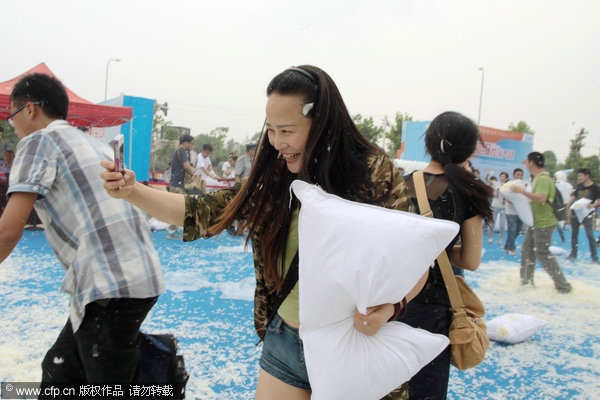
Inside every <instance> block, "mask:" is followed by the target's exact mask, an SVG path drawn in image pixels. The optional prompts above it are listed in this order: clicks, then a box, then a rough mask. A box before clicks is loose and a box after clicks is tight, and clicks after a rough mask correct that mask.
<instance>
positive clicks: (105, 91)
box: [104, 58, 121, 101]
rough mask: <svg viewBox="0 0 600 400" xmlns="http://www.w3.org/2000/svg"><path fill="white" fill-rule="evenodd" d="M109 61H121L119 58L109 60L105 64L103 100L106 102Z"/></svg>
mask: <svg viewBox="0 0 600 400" xmlns="http://www.w3.org/2000/svg"><path fill="white" fill-rule="evenodd" d="M111 61H117V62H119V61H121V59H120V58H111V59H110V60H108V62H107V63H106V80H105V81H104V100H105V101H106V94H107V92H108V66H109V64H110V62H111Z"/></svg>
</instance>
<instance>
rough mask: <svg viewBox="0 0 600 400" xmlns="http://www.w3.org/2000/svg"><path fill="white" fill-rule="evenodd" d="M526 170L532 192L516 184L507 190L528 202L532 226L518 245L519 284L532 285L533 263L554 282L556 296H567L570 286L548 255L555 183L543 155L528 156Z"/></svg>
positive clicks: (549, 254) (530, 154) (535, 153)
mask: <svg viewBox="0 0 600 400" xmlns="http://www.w3.org/2000/svg"><path fill="white" fill-rule="evenodd" d="M526 165H527V169H528V170H529V173H530V174H531V177H532V178H533V181H532V182H531V192H529V191H527V190H525V188H523V187H521V186H519V185H512V186H511V187H510V190H512V191H513V192H516V193H521V194H523V195H525V196H526V197H528V198H529V199H530V200H531V211H532V212H533V226H529V227H527V231H526V232H525V237H524V238H523V243H522V244H521V271H520V275H521V285H522V286H525V285H528V284H531V285H533V284H534V283H533V276H534V272H535V263H536V260H538V261H539V262H540V264H542V266H543V267H544V269H545V270H546V272H547V273H548V275H550V277H551V278H552V280H553V281H554V286H555V287H556V290H558V292H559V293H570V292H571V290H573V287H572V286H571V284H570V283H569V282H567V280H566V279H565V276H564V275H563V272H562V270H561V269H560V266H559V265H558V262H557V261H556V257H554V256H553V255H552V253H550V245H551V243H552V232H553V231H554V228H555V227H556V224H557V223H558V221H557V219H556V217H555V216H554V211H553V209H552V205H551V204H552V201H553V200H554V196H555V195H556V188H555V187H554V182H552V179H551V178H550V175H549V174H548V172H547V171H546V170H545V169H544V155H543V154H542V153H539V152H537V151H534V152H531V153H529V154H528V155H527V161H526Z"/></svg>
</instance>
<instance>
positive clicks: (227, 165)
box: [221, 153, 238, 178]
mask: <svg viewBox="0 0 600 400" xmlns="http://www.w3.org/2000/svg"><path fill="white" fill-rule="evenodd" d="M234 157H235V161H237V159H238V157H237V156H236V155H235V154H233V153H229V154H227V160H226V161H223V163H222V164H221V172H222V174H221V175H223V176H224V177H231V175H233V177H234V178H235V161H234V163H233V165H232V164H231V161H232V160H233V158H234Z"/></svg>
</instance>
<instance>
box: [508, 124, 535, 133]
mask: <svg viewBox="0 0 600 400" xmlns="http://www.w3.org/2000/svg"><path fill="white" fill-rule="evenodd" d="M508 129H509V130H511V131H513V132H520V133H529V134H530V135H535V131H534V130H533V129H531V127H530V126H529V124H528V123H527V122H525V121H519V122H518V123H517V124H516V125H515V124H513V123H512V122H511V123H510V124H509V125H508Z"/></svg>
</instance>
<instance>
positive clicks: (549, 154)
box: [542, 150, 558, 174]
mask: <svg viewBox="0 0 600 400" xmlns="http://www.w3.org/2000/svg"><path fill="white" fill-rule="evenodd" d="M542 154H543V155H544V168H545V169H546V170H547V171H548V172H550V173H551V174H553V173H555V172H556V171H557V170H558V168H557V161H556V154H554V152H553V151H551V150H548V151H545V152H544V153H542Z"/></svg>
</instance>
